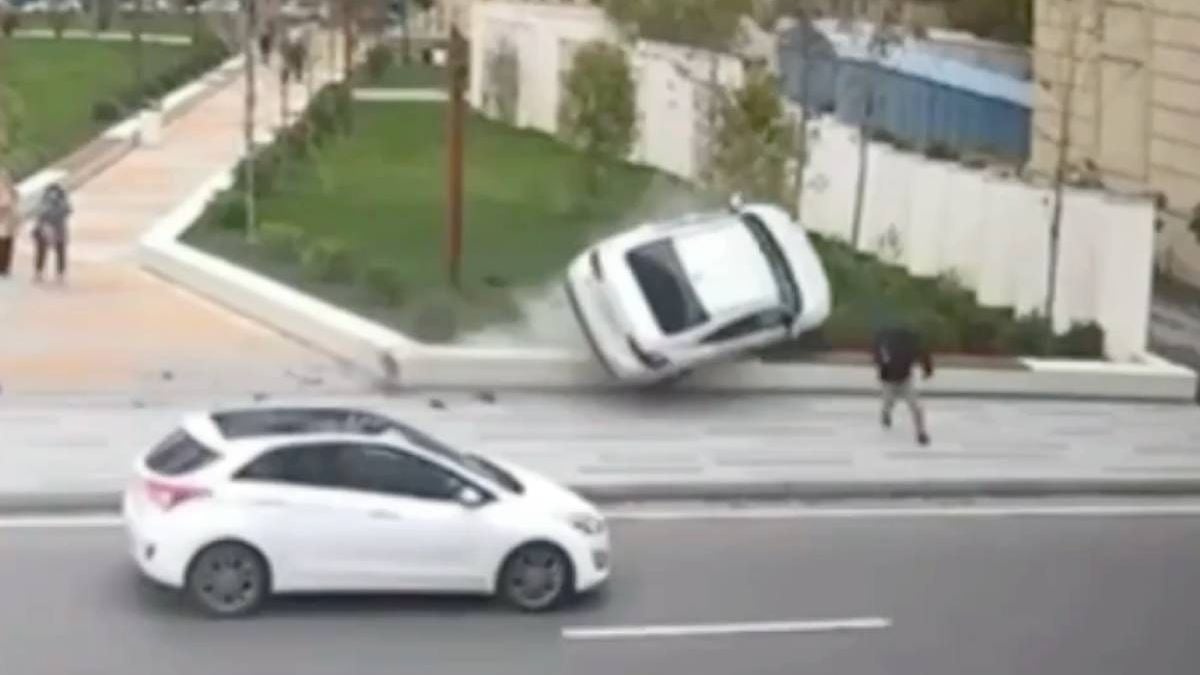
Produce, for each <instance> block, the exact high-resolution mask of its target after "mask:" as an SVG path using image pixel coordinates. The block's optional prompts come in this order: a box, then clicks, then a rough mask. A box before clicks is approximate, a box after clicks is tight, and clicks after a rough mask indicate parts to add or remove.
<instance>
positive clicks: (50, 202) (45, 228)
mask: <svg viewBox="0 0 1200 675" xmlns="http://www.w3.org/2000/svg"><path fill="white" fill-rule="evenodd" d="M70 217H71V200H70V199H69V198H68V197H67V191H66V190H64V189H63V187H62V186H61V185H59V184H58V183H54V184H52V185H51V186H50V187H48V188H46V191H45V192H43V193H42V201H41V203H40V204H39V205H38V211H37V225H36V226H35V227H34V228H33V243H34V255H33V275H34V281H41V280H42V270H43V268H45V266H46V255H47V253H49V251H50V250H53V251H54V262H55V271H56V272H57V274H58V280H59V281H60V282H61V281H63V279H64V277H65V276H66V273H67V240H68V237H67V220H68V219H69V218H70Z"/></svg>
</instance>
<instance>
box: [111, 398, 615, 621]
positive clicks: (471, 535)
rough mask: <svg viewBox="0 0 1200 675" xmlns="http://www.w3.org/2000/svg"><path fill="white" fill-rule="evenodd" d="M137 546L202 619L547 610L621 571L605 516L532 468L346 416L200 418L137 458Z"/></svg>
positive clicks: (280, 412)
mask: <svg viewBox="0 0 1200 675" xmlns="http://www.w3.org/2000/svg"><path fill="white" fill-rule="evenodd" d="M135 473H136V477H135V480H134V481H133V483H132V484H131V485H130V486H129V488H128V489H127V490H126V492H125V495H124V504H123V515H124V520H125V524H126V528H127V531H128V534H129V538H130V547H131V548H130V552H131V553H132V555H133V557H134V559H135V560H136V561H137V564H138V566H139V567H140V568H141V570H142V572H143V573H144V574H145V575H147V576H148V577H150V578H151V579H153V580H155V581H158V582H160V583H162V584H165V585H167V586H170V587H174V588H178V589H182V590H184V591H185V592H186V594H187V595H188V596H190V598H191V599H192V600H193V601H194V602H195V603H196V604H197V605H198V606H199V607H200V608H201V609H202V610H204V611H205V612H207V613H209V614H212V615H216V616H236V615H242V614H248V613H250V612H253V611H254V610H256V609H258V608H259V606H260V605H261V604H262V602H263V601H264V600H265V599H266V598H267V597H268V595H270V594H272V593H306V592H360V591H361V592H370V591H380V592H396V591H399V592H420V593H465V594H497V595H499V596H501V597H502V598H504V599H505V600H507V601H509V602H510V603H512V604H513V605H515V606H517V607H518V608H520V609H522V610H526V611H540V610H546V609H550V608H552V607H554V606H556V605H558V604H559V603H560V602H561V601H562V600H563V599H565V598H567V597H569V596H570V595H571V594H573V593H575V592H583V591H587V590H590V589H593V588H595V587H597V586H599V585H600V584H602V583H603V582H604V581H605V580H606V579H607V578H608V576H609V572H610V560H609V537H608V531H607V527H606V525H605V521H604V519H603V518H602V517H601V515H600V513H599V512H598V511H597V510H596V509H595V508H594V507H593V506H591V505H590V504H588V503H587V502H585V501H584V500H583V499H582V498H580V497H579V496H577V495H575V494H574V493H572V492H570V491H569V490H567V489H565V488H563V487H560V486H558V485H556V484H554V483H552V482H551V481H549V480H547V479H546V478H543V477H541V476H539V475H537V474H535V473H533V472H531V471H527V470H525V469H521V468H519V467H516V466H512V465H510V464H507V463H503V462H500V461H496V460H489V459H485V458H483V457H481V456H479V455H475V454H466V453H461V452H459V451H457V450H454V449H451V448H449V447H447V446H445V445H443V444H442V443H440V442H438V441H436V440H434V439H432V438H430V437H428V436H427V435H425V434H424V433H422V432H420V431H418V430H416V429H413V428H412V427H410V426H407V425H405V424H403V423H400V422H398V421H396V420H393V419H390V418H387V417H384V416H382V415H378V414H375V413H371V412H365V411H360V410H352V409H340V408H250V409H241V410H227V411H220V412H216V413H212V414H197V415H193V416H189V417H187V418H186V419H185V420H184V422H183V425H182V427H181V428H180V429H179V430H177V431H175V432H174V433H172V434H171V435H170V436H169V437H168V438H167V439H165V440H164V441H162V443H160V444H159V445H158V446H157V447H155V448H153V449H152V450H151V451H150V452H149V453H148V454H146V455H145V456H144V457H141V458H139V459H138V461H137V464H136V469H135Z"/></svg>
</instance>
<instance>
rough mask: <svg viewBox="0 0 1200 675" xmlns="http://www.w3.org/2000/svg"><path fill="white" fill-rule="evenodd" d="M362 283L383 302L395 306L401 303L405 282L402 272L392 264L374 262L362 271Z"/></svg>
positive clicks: (402, 301) (403, 296) (403, 297)
mask: <svg viewBox="0 0 1200 675" xmlns="http://www.w3.org/2000/svg"><path fill="white" fill-rule="evenodd" d="M362 281H363V285H365V286H366V287H367V290H369V291H371V293H372V294H373V295H375V296H376V297H378V298H379V299H380V300H382V301H383V302H384V304H386V305H388V306H391V307H395V306H397V305H400V304H403V303H404V299H405V291H406V290H407V289H406V284H405V281H404V273H403V272H402V271H401V270H399V269H397V268H396V267H393V266H392V265H384V264H381V263H376V264H373V265H371V266H370V267H368V268H367V271H366V272H364V273H363V278H362Z"/></svg>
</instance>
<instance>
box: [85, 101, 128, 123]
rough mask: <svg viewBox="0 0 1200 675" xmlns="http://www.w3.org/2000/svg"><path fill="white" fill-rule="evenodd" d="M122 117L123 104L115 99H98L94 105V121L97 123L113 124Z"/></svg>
mask: <svg viewBox="0 0 1200 675" xmlns="http://www.w3.org/2000/svg"><path fill="white" fill-rule="evenodd" d="M119 119H121V106H120V105H118V104H117V103H116V102H115V101H96V103H94V104H93V105H92V121H93V122H96V123H97V124H112V123H113V122H116V121H117V120H119Z"/></svg>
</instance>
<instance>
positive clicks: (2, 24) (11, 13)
mask: <svg viewBox="0 0 1200 675" xmlns="http://www.w3.org/2000/svg"><path fill="white" fill-rule="evenodd" d="M20 27H21V17H20V15H18V14H17V13H16V11H15V10H8V11H6V12H4V13H3V16H2V17H0V32H2V33H4V37H6V38H10V37H12V35H13V33H15V32H16V31H17V29H18V28H20Z"/></svg>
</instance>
